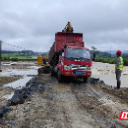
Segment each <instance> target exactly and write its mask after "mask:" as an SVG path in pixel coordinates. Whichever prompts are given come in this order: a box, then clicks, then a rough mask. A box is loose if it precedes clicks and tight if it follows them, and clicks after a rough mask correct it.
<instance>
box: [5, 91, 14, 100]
mask: <svg viewBox="0 0 128 128" xmlns="http://www.w3.org/2000/svg"><path fill="white" fill-rule="evenodd" d="M13 95H14V92H12V93H11V94H10V95H5V96H3V98H5V99H7V100H9V99H11V98H12V96H13Z"/></svg>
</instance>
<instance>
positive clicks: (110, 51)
mask: <svg viewBox="0 0 128 128" xmlns="http://www.w3.org/2000/svg"><path fill="white" fill-rule="evenodd" d="M111 49H112V45H111V47H110V57H111Z"/></svg>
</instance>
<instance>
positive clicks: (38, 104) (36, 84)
mask: <svg viewBox="0 0 128 128" xmlns="http://www.w3.org/2000/svg"><path fill="white" fill-rule="evenodd" d="M93 82H94V83H93ZM92 83H93V84H92ZM98 83H99V82H98V80H95V79H90V80H89V82H88V83H86V84H85V83H83V82H80V81H79V80H69V81H68V82H66V83H65V82H64V83H58V81H57V80H56V78H55V77H50V76H49V75H48V74H47V75H46V74H40V75H39V76H37V77H35V78H34V79H33V80H32V81H30V82H29V83H27V85H26V87H25V88H26V89H25V88H23V89H22V90H21V91H20V96H19V99H20V98H21V99H22V102H19V103H18V102H17V104H13V103H14V102H12V101H14V99H15V98H14V97H13V98H12V100H11V102H10V104H8V106H9V107H10V108H11V111H9V112H7V113H5V114H4V116H3V117H4V118H3V117H2V118H1V120H0V121H1V127H2V126H3V127H4V126H6V127H9V128H128V122H127V120H125V121H120V120H119V116H120V112H121V111H128V104H127V102H128V99H127V93H128V89H121V90H114V89H113V88H111V87H109V86H106V85H104V84H98ZM30 85H31V87H32V88H31V89H30V88H29V86H30ZM35 88H36V90H35ZM28 91H29V93H28V96H26V97H24V98H23V96H21V94H26V92H28ZM16 92H18V91H16ZM15 94H16V93H15ZM122 98H123V99H122ZM23 99H24V100H23Z"/></svg>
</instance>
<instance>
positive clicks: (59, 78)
mask: <svg viewBox="0 0 128 128" xmlns="http://www.w3.org/2000/svg"><path fill="white" fill-rule="evenodd" d="M57 76H58V82H62V75H61V74H60V70H58V72H57Z"/></svg>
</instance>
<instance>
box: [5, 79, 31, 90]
mask: <svg viewBox="0 0 128 128" xmlns="http://www.w3.org/2000/svg"><path fill="white" fill-rule="evenodd" d="M32 78H33V77H24V78H22V79H19V80H17V81H14V82H12V83H9V84H6V85H4V87H12V88H22V87H23V86H25V85H26V83H27V82H28V81H29V80H30V79H32Z"/></svg>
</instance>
